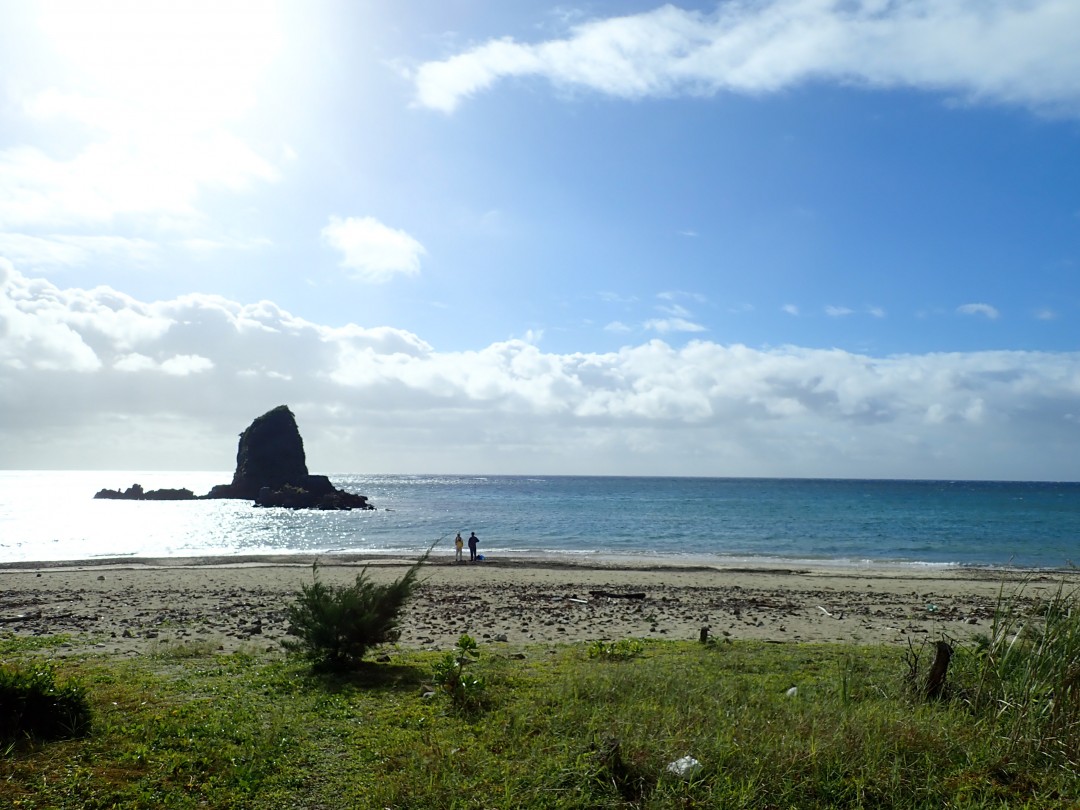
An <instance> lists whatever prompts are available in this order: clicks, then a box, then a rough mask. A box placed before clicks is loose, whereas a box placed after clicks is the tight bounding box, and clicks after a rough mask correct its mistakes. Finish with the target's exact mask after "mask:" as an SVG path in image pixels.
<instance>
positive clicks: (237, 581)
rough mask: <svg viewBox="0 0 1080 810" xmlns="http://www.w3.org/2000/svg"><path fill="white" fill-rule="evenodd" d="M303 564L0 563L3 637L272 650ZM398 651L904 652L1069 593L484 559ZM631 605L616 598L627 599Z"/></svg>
mask: <svg viewBox="0 0 1080 810" xmlns="http://www.w3.org/2000/svg"><path fill="white" fill-rule="evenodd" d="M311 563H312V560H311V559H310V558H306V559H305V558H300V557H259V558H243V559H238V558H226V559H184V560H177V559H168V560H131V559H123V560H110V561H101V560H98V561H94V562H93V563H86V562H84V563H40V564H33V563H31V564H11V565H5V566H0V633H3V634H5V635H10V634H15V635H20V636H34V635H42V634H58V633H64V634H70V635H71V637H72V641H71V643H70V644H67V645H65V646H62V647H60V648H58V649H55V648H54V649H53V652H54V653H55V654H58V655H65V654H73V653H83V652H97V653H101V654H106V655H120V656H131V655H143V654H147V653H149V652H153V651H154V650H155V649H161V645H163V644H178V643H179V644H183V643H194V642H198V643H200V644H203V645H204V646H208V647H209V648H210V649H219V650H221V651H226V652H227V651H233V650H238V649H248V650H251V651H253V652H254V651H258V652H267V653H273V652H280V651H281V644H280V642H281V640H282V639H283V638H285V637H286V631H287V621H286V607H287V605H288V604H289V602H290V601H291V600H292V599H293V597H294V595H295V594H296V593H297V591H298V590H299V589H300V586H301V585H302V584H304V583H307V582H310V581H311V576H312V569H311ZM319 564H320V569H319V574H320V577H321V578H322V579H323V580H324V581H325V582H327V583H334V584H337V583H347V582H351V581H352V579H353V578H354V577H355V576H356V574H357V573H358V572H359V571H360V570H361V569H362V568H363V566H364V565H368V571H369V576H370V577H372V578H373V579H375V580H377V581H383V580H390V579H394V578H397V577H400V576H401V575H402V574H403V573H404V571H405V569H406V566H407V565H408V564H409V561H408V560H402V559H391V558H383V559H373V558H371V557H364V558H347V557H320V558H319ZM421 580H422V583H423V584H422V585H421V587H420V589H419V592H418V593H417V595H416V598H415V599H414V600H413V601H412V602H411V603H410V605H409V607H408V608H407V611H406V614H405V616H404V620H403V622H402V635H401V640H400V642H399V643H400V645H402V646H404V647H411V648H417V647H420V648H431V649H448V648H450V647H451V646H452V645H453V642H454V641H455V640H456V639H457V637H458V636H459V635H460V634H461V633H469V634H470V635H472V636H474V637H475V638H476V639H477V640H478V641H480V642H481V643H482V644H485V643H490V644H508V645H523V644H552V643H563V642H575V641H592V640H596V639H602V640H616V639H620V638H628V637H634V638H666V639H697V638H699V634H700V632H701V628H703V627H707V628H709V635H710V637H712V638H715V639H718V640H719V639H724V638H729V639H732V640H738V639H761V640H767V641H771V642H778V643H785V642H829V641H842V642H855V643H861V644H879V643H885V644H902V645H906V644H907V643H908V641H909V640H915V641H919V640H921V639H925V638H938V637H940V636H941V635H942V634H945V635H946V636H948V637H951V638H954V639H963V638H967V637H970V636H971V635H973V634H975V633H979V632H988V630H989V628H990V621H991V618H992V616H993V611H994V606H995V603H996V602H997V600H998V596H999V594H1000V593H1001V592H1002V591H1004V592H1005V593H1006V594H1011V593H1015V592H1018V591H1019V592H1020V593H1021V598H1023V599H1024V600H1031V601H1034V600H1037V599H1040V598H1045V597H1047V596H1050V595H1052V594H1054V593H1055V592H1056V591H1057V590H1058V588H1059V587H1061V586H1062V585H1064V588H1065V590H1066V592H1069V591H1074V590H1076V588H1077V587H1078V586H1080V572H1076V571H1055V572H1050V571H1037V572H1032V571H1002V570H987V569H966V568H918V567H892V568H864V567H829V566H820V567H819V566H814V567H798V568H783V567H728V566H723V565H716V566H713V565H705V564H699V565H692V566H689V565H688V566H679V565H674V564H664V565H653V564H643V563H637V562H635V563H633V564H631V563H626V562H623V561H608V562H595V561H594V562H589V563H583V562H580V561H577V560H569V559H561V558H545V559H543V560H539V559H497V560H487V561H484V562H478V563H475V564H470V563H464V564H455V563H453V562H452V561H450V560H448V559H445V558H439V559H432V560H431V561H430V562H429V563H428V564H426V565H425V566H424V569H423V571H422V575H421ZM628 594H632V595H638V596H640V595H644V598H626V595H628Z"/></svg>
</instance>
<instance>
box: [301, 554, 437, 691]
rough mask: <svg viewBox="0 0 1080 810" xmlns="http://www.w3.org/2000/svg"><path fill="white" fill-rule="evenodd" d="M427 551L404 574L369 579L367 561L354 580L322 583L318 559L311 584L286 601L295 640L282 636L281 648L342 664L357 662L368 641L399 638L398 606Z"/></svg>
mask: <svg viewBox="0 0 1080 810" xmlns="http://www.w3.org/2000/svg"><path fill="white" fill-rule="evenodd" d="M430 553H431V549H430V548H429V549H428V550H427V552H426V553H425V554H424V556H422V557H421V558H420V559H419V560H417V562H416V563H415V564H414V565H412V566H411V567H410V568H409V570H408V571H407V572H405V576H403V577H402V578H401V579H398V580H395V581H394V582H391V583H389V584H379V583H375V582H371V581H370V580H369V579H368V578H367V567H366V566H365V567H364V569H363V570H362V571H361V572H360V573H359V574H357V575H356V581H355V582H354V583H353V584H352V585H341V586H334V585H326V584H325V583H323V582H320V581H319V567H318V562H317V561H316V562H315V563H314V564H313V565H312V567H311V569H312V571H311V575H312V580H313V581H312V584H311V585H304V586H302V588H301V591H300V593H299V594H298V596H297V600H296V602H294V603H293V604H291V605H289V610H288V617H289V634H290V635H293V636H297V637H298V640H297V641H293V640H286V641H284V642H282V643H283V644H284V646H285V648H286V649H287V650H289V651H291V652H298V653H300V654H302V655H304V656H305V657H306V658H308V659H309V660H310V661H311V662H312V664H313V666H315V668H317V669H330V670H346V669H352V668H355V667H356V666H357V665H359V663H360V661H361V660H362V659H363V657H364V655H365V654H366V653H367V651H368V650H369V649H371V648H372V647H375V646H378V645H380V644H387V643H390V642H394V641H397V640H398V638H399V636H400V635H401V631H400V630H398V622H399V619H400V614H401V610H402V608H403V607H404V606H405V603H406V602H407V601H408V599H409V597H410V596H411V595H412V593H413V591H414V590H415V588H416V585H417V581H416V577H417V574H418V572H419V570H420V566H421V565H423V563H424V562H425V561H426V560H427V558H428V555H429V554H430Z"/></svg>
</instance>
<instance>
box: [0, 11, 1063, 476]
mask: <svg viewBox="0 0 1080 810" xmlns="http://www.w3.org/2000/svg"><path fill="white" fill-rule="evenodd" d="M0 71H2V74H0V75H3V76H4V77H5V81H4V82H3V83H2V84H0V465H2V466H6V467H9V468H104V469H163V468H164V469H169V468H177V469H223V470H228V469H231V466H232V460H233V454H234V453H235V445H234V444H233V442H234V441H235V435H236V433H237V432H238V431H239V430H241V429H242V428H243V427H244V426H245V425H246V424H247V423H248V422H249V421H250V420H251V419H252V418H253V417H254V416H256V415H258V414H259V413H262V412H264V411H265V410H268V409H269V408H271V407H273V406H275V405H277V404H280V403H287V404H289V405H290V406H291V407H292V408H293V410H294V411H295V412H296V413H297V417H298V420H299V422H300V427H301V431H302V432H303V434H304V437H305V442H306V444H307V447H308V456H309V463H310V466H311V467H312V469H313V470H316V471H323V472H333V471H340V472H365V471H370V472H465V473H469V472H475V473H567V474H575V473H598V474H624V473H625V474H663V475H780V476H784V475H799V476H803V475H805V476H853V477H920V478H938V477H943V478H955V477H976V478H1025V479H1028V478H1035V479H1069V480H1077V479H1078V478H1080V461H1078V460H1077V459H1078V458H1080V454H1078V453H1076V452H1075V448H1076V447H1077V442H1078V439H1080V354H1078V352H1077V340H1076V336H1077V335H1078V334H1080V330H1078V327H1077V324H1078V319H1080V285H1078V284H1077V282H1076V279H1077V271H1078V265H1077V261H1078V259H1080V192H1078V191H1077V189H1080V161H1078V160H1077V159H1076V154H1077V147H1078V146H1080V78H1078V77H1080V5H1077V4H1076V3H1074V2H1071V1H1069V0H1023V1H1022V2H1021V0H979V2H974V1H973V0H972V1H971V2H969V1H968V0H954V1H953V2H936V3H927V2H914V1H911V2H905V1H904V0H893V1H892V2H887V1H886V0H844V2H840V1H839V0H757V1H756V2H719V3H683V4H679V5H665V6H661V5H657V4H652V3H627V2H620V3H601V2H594V3H583V4H577V5H571V4H565V5H560V6H552V5H551V4H546V3H533V2H515V3H512V4H508V3H498V2H482V1H481V0H470V1H469V2H466V1H465V0H461V1H455V0H440V1H439V2H434V1H432V2H410V3H391V2H367V3H363V4H354V3H331V2H321V3H303V4H301V3H281V4H269V3H262V2H213V3H210V2H201V3H200V2H194V3H185V4H177V3H160V2H141V1H140V2H110V3H106V2H100V3H99V2H42V3H39V4H33V5H31V4H24V3H16V2H0Z"/></svg>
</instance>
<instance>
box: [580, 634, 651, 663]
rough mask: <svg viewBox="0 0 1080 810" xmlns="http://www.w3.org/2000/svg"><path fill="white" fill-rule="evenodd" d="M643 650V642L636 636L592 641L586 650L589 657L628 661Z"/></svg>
mask: <svg viewBox="0 0 1080 810" xmlns="http://www.w3.org/2000/svg"><path fill="white" fill-rule="evenodd" d="M644 652H645V642H643V641H641V640H640V639H636V638H623V639H619V640H618V641H599V640H597V641H594V642H593V643H592V644H590V645H589V648H588V650H587V651H586V653H587V655H588V656H589V658H600V659H602V660H605V661H629V660H630V659H631V658H637V657H638V656H640V655H641V654H642V653H644Z"/></svg>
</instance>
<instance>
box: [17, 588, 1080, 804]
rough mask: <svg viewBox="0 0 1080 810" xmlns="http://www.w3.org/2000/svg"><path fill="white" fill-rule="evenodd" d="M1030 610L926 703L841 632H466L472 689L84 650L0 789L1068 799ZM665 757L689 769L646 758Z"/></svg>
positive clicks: (457, 796) (685, 800)
mask: <svg viewBox="0 0 1080 810" xmlns="http://www.w3.org/2000/svg"><path fill="white" fill-rule="evenodd" d="M1070 610H1072V611H1073V612H1072V613H1069V611H1070ZM1054 611H1057V612H1056V613H1055V612H1054ZM1041 615H1042V621H1040V622H1038V623H1036V624H1030V625H1028V624H1027V623H1026V621H1025V626H1028V627H1029V628H1030V629H1027V630H1023V631H1022V632H1021V635H1020V637H1019V640H1016V636H1017V633H1016V628H1017V627H1018V625H1017V624H1016V623H1015V622H1014V623H1013V624H1009V625H1008V626H1009V627H1011V628H1013V630H1012V631H1011V632H1010V631H1008V630H1003V632H1002V633H1000V634H998V635H1000V637H1001V639H1002V640H1001V641H998V642H997V644H998V646H997V647H995V646H994V641H993V639H990V640H989V641H986V642H984V644H983V645H982V646H978V645H976V646H972V647H971V648H964V649H961V650H958V651H957V654H956V657H955V659H954V665H955V670H954V673H953V675H954V678H955V680H954V681H951V683H952V688H951V689H950V692H949V694H948V696H947V698H946V699H944V700H940V701H933V702H925V701H922V700H919V699H917V698H916V697H913V695H912V691H911V690H910V689H909V688H908V684H907V683H906V680H905V676H906V674H907V670H908V664H907V662H906V661H905V651H904V650H902V649H897V648H886V647H880V648H879V647H858V646H851V645H810V644H803V645H799V644H784V645H778V644H767V643H752V642H745V643H739V642H736V643H734V644H726V643H724V644H699V643H693V642H658V641H638V642H635V643H634V644H633V645H632V647H633V651H634V653H635V654H634V655H633V656H631V657H625V658H624V657H621V656H614V657H611V656H603V655H600V656H597V655H595V654H594V655H591V656H590V645H589V644H580V645H568V646H563V647H557V648H549V647H535V648H526V649H524V650H523V652H524V654H525V657H524V658H520V659H519V658H515V657H513V656H511V655H510V654H508V653H507V651H506V650H507V648H506V647H504V646H501V645H500V646H499V647H487V646H485V647H481V651H482V655H481V656H480V657H479V658H477V659H476V660H475V661H472V662H470V663H469V665H468V667H469V670H468V671H469V673H470V674H475V676H476V677H477V678H480V679H482V682H483V702H482V707H481V708H480V709H477V708H476V707H475V706H469V707H463V706H461V705H458V703H456V702H455V701H454V700H453V699H452V698H451V696H450V695H448V694H447V693H446V692H445V691H442V690H439V689H433V684H432V673H433V671H435V670H436V669H437V665H438V663H439V662H440V661H441V660H443V658H444V657H445V654H439V653H433V652H432V653H425V652H406V651H398V652H395V653H394V654H393V655H392V661H391V662H390V663H383V664H375V663H369V664H365V665H364V666H362V667H361V668H360V669H359V670H358V671H357V672H355V673H350V674H348V675H344V674H338V675H329V674H323V675H316V674H313V673H312V672H311V670H310V668H309V667H307V666H306V665H305V664H304V663H303V662H302V661H300V660H295V659H284V660H283V659H281V658H279V657H275V656H268V655H266V654H264V653H260V654H257V655H256V654H250V655H247V654H234V655H228V656H226V655H217V654H215V653H214V652H213V651H212V650H210V649H208V647H199V646H186V647H183V648H176V649H171V650H168V651H164V654H162V655H158V656H155V657H153V658H144V659H139V660H117V659H109V658H104V657H101V656H92V655H90V656H83V657H79V658H74V659H67V660H65V661H64V662H62V663H58V664H57V671H58V674H61V675H63V676H65V677H69V676H70V677H75V678H76V679H77V680H78V681H79V682H80V683H81V684H82V685H84V686H85V687H86V689H87V691H88V694H89V695H90V698H91V701H92V704H93V706H92V708H93V713H94V725H93V733H92V734H91V735H90V736H89V737H86V738H83V739H78V740H62V741H58V742H52V743H47V744H45V743H40V742H30V741H25V742H23V743H21V744H19V745H18V746H16V747H14V748H13V749H11V750H9V751H8V752H7V753H6V754H5V755H4V756H3V757H2V758H0V806H3V807H18V808H106V807H131V808H135V807H160V808H205V807H221V808H225V807H228V808H279V807H290V808H350V807H356V808H369V807H370V808H383V807H409V808H440V809H442V808H502V807H507V808H509V807H552V808H597V807H643V808H676V807H678V808H685V807H724V808H789V807H792V808H797V807H838V808H839V807H882V808H884V807H899V808H939V807H954V808H989V807H1021V808H1023V807H1027V808H1055V807H1060V808H1070V807H1077V806H1078V805H1080V780H1077V779H1076V778H1075V775H1074V774H1075V770H1076V767H1077V763H1076V762H1074V761H1072V760H1070V759H1069V756H1071V755H1075V752H1076V751H1077V750H1080V745H1077V743H1078V741H1080V731H1078V729H1077V724H1076V710H1077V709H1076V702H1075V701H1076V700H1077V695H1076V691H1075V690H1072V691H1070V688H1071V687H1070V683H1071V681H1069V680H1068V678H1069V677H1071V675H1070V674H1069V673H1070V672H1071V670H1070V669H1069V667H1068V666H1065V667H1061V668H1058V670H1056V672H1057V674H1055V675H1051V676H1049V677H1050V680H1046V679H1043V678H1041V676H1038V675H1037V674H1034V670H1038V669H1039V668H1040V667H1041V666H1043V665H1042V664H1038V663H1033V660H1038V657H1039V656H1040V655H1043V657H1045V654H1046V653H1047V650H1046V649H1044V648H1046V647H1047V644H1048V642H1047V640H1046V639H1047V633H1049V632H1055V633H1057V634H1059V635H1061V636H1063V637H1064V638H1065V639H1066V641H1067V642H1068V643H1071V640H1072V639H1073V638H1074V637H1075V634H1074V633H1072V631H1062V630H1061V627H1073V628H1075V621H1074V619H1075V618H1076V613H1075V600H1073V601H1071V602H1070V601H1069V600H1067V599H1064V598H1062V599H1060V600H1059V601H1057V602H1055V603H1054V604H1053V605H1051V606H1050V607H1049V608H1047V607H1046V606H1044V607H1043V609H1042V614H1041ZM1007 616H1008V614H1007V611H1006V612H1004V613H1003V618H1002V625H1001V627H1002V628H1005V623H1006V620H1007ZM1062 616H1064V617H1065V618H1064V619H1062V623H1061V625H1060V626H1059V625H1057V624H1055V622H1057V621H1058V619H1059V618H1061V617H1062ZM1070 617H1071V618H1070ZM1070 622H1072V624H1070ZM1055 627H1057V628H1058V629H1057V630H1056V631H1055V630H1054V628H1055ZM995 628H997V626H995ZM1004 644H1011V646H1010V647H1009V655H1016V656H1017V657H1016V658H1014V659H1012V660H1011V661H1010V662H1009V663H1007V664H1006V663H1002V656H1003V655H1004V652H1003V650H1004V647H1003V646H1001V645H1004ZM1017 645H1021V646H1019V647H1018V646H1017ZM1061 649H1068V648H1061V647H1056V648H1053V650H1051V651H1050V652H1051V653H1052V655H1058V654H1059V653H1060V652H1061ZM1040 650H1041V651H1042V652H1040ZM0 652H3V655H4V660H5V661H12V660H13V661H15V662H16V663H18V662H19V661H22V662H24V663H25V662H28V661H32V660H35V659H36V658H37V657H38V656H40V655H42V654H45V653H42V652H41V651H40V650H37V651H35V650H32V649H14V650H12V649H9V648H3V649H0ZM511 652H514V651H511ZM1033 656H1034V659H1033ZM1016 662H1023V666H1021V665H1020V664H1018V663H1016ZM1076 663H1077V661H1076V659H1074V660H1073V661H1072V664H1074V665H1075V664H1076ZM1053 678H1058V680H1057V681H1054V680H1053ZM1018 684H1019V685H1018ZM1024 684H1026V686H1023V689H1024V690H1026V691H1024V692H1023V694H1026V695H1029V696H1030V697H1029V698H1027V700H1028V709H1027V711H1026V712H1025V711H1022V709H1023V706H1022V705H1021V703H1022V701H1021V697H1020V696H1019V695H1020V690H1021V686H1022V685H1024ZM792 686H795V687H797V691H796V693H795V694H794V695H789V694H788V691H789V689H790V688H791V687H792ZM1002 700H1005V701H1006V702H1007V703H1008V707H1007V708H1005V709H1003V708H1002V703H1001V701H1002ZM1070 701H1071V702H1070ZM1070 711H1071V712H1072V713H1071V714H1070ZM1040 729H1042V730H1044V731H1046V733H1045V734H1041V735H1040V733H1036V732H1038V731H1039V730H1040ZM686 754H689V755H691V756H693V757H695V758H696V759H697V760H699V761H700V762H701V763H702V766H703V767H702V769H701V770H700V772H699V773H697V774H696V775H695V776H694V777H693V778H692V779H691V780H690V781H684V780H682V779H679V778H677V777H674V776H671V775H668V774H666V773H665V767H666V765H667V764H668V763H669V762H672V761H673V760H676V759H678V758H679V757H682V756H684V755H686Z"/></svg>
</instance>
